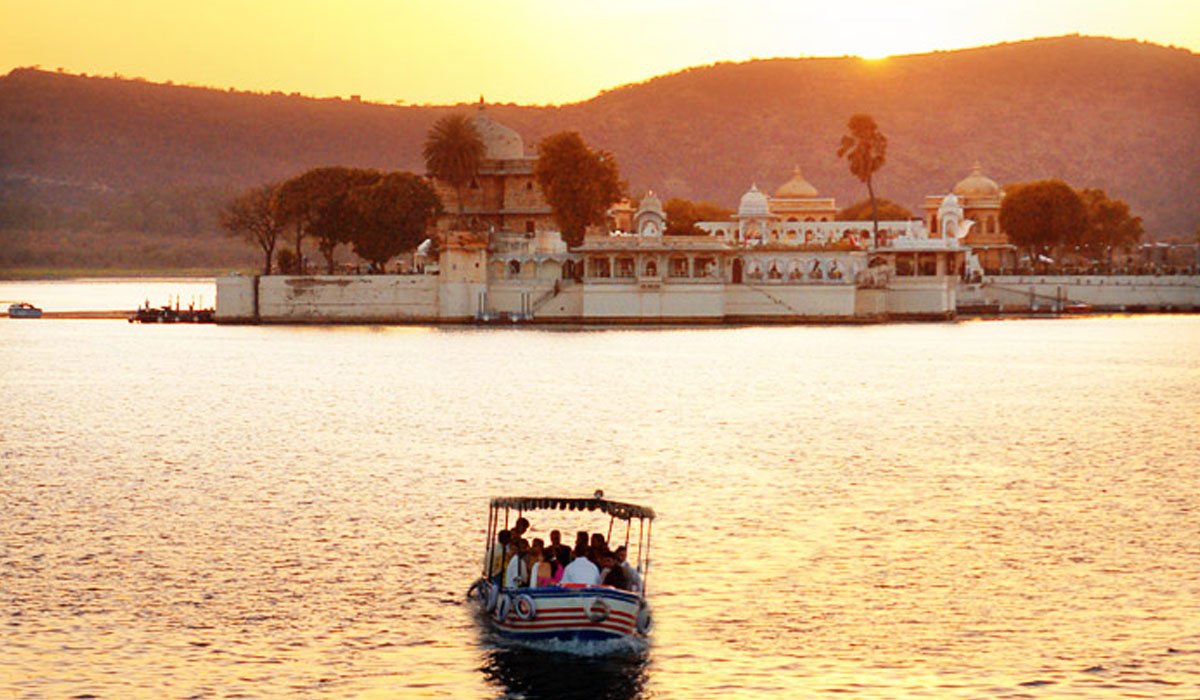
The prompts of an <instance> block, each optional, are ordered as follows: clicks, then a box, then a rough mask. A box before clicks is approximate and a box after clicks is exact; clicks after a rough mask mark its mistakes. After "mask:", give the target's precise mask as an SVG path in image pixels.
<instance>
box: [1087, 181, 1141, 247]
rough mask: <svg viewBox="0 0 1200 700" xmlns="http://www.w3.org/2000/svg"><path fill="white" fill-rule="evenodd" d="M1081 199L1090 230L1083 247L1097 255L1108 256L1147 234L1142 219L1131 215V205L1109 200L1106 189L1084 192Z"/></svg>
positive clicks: (1088, 229) (1117, 200)
mask: <svg viewBox="0 0 1200 700" xmlns="http://www.w3.org/2000/svg"><path fill="white" fill-rule="evenodd" d="M1079 196H1080V198H1081V199H1082V200H1083V203H1084V206H1086V207H1087V229H1086V230H1085V231H1084V233H1083V240H1082V246H1083V248H1085V249H1086V250H1087V251H1088V252H1090V253H1092V254H1093V255H1095V256H1101V255H1103V256H1105V259H1106V260H1107V258H1108V253H1109V252H1110V251H1111V250H1112V249H1113V248H1119V247H1121V246H1126V245H1131V244H1134V243H1137V242H1138V241H1139V240H1141V238H1142V234H1143V233H1145V231H1144V230H1143V229H1142V219H1141V217H1138V216H1132V215H1131V213H1130V211H1129V205H1128V204H1126V203H1125V202H1123V201H1121V200H1119V199H1109V197H1108V195H1107V194H1105V192H1104V190H1099V189H1083V190H1080V191H1079Z"/></svg>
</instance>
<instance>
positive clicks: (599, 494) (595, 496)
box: [592, 489, 604, 498]
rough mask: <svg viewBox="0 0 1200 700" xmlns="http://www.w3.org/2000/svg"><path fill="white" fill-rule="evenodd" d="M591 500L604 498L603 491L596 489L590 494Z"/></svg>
mask: <svg viewBox="0 0 1200 700" xmlns="http://www.w3.org/2000/svg"><path fill="white" fill-rule="evenodd" d="M592 498H604V489H596V493H594V494H592Z"/></svg>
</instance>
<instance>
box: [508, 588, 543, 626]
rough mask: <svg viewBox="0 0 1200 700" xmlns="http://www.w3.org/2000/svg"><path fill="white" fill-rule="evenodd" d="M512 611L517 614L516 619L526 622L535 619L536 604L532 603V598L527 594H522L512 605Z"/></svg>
mask: <svg viewBox="0 0 1200 700" xmlns="http://www.w3.org/2000/svg"><path fill="white" fill-rule="evenodd" d="M513 610H514V611H516V613H517V619H520V620H525V621H526V622H528V621H529V620H532V619H533V618H535V617H537V603H536V602H534V600H533V596H531V595H529V594H528V593H522V594H521V595H519V596H517V600H516V602H515V603H513Z"/></svg>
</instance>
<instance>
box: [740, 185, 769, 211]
mask: <svg viewBox="0 0 1200 700" xmlns="http://www.w3.org/2000/svg"><path fill="white" fill-rule="evenodd" d="M770 213H771V209H770V207H769V206H768V204H767V195H765V194H763V193H762V192H759V191H758V185H750V189H749V190H747V191H746V194H744V195H742V201H741V202H740V203H739V204H738V216H740V217H743V218H746V217H751V216H768V215H769V214H770Z"/></svg>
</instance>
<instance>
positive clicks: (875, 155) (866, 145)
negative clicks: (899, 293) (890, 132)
mask: <svg viewBox="0 0 1200 700" xmlns="http://www.w3.org/2000/svg"><path fill="white" fill-rule="evenodd" d="M846 128H847V129H849V130H850V133H849V134H846V135H844V136H842V144H841V146H839V147H838V151H837V155H838V158H842V157H845V158H846V159H847V160H849V161H850V172H851V173H853V174H854V177H857V178H858V179H859V180H860V181H862V182H864V183H866V185H867V195H868V197H869V199H870V200H871V243H872V244H874V243H875V241H877V240H878V238H879V209H878V206H877V204H876V202H875V187H874V185H873V184H872V183H873V177H874V175H875V173H877V172H879V169H880V168H882V167H883V164H884V163H885V162H887V143H888V142H887V137H886V136H884V135H883V134H882V133H880V131H879V127H878V126H877V125H876V124H875V119H874V118H872V117H871V115H869V114H855V115H854V116H852V117H850V121H849V122H847V124H846Z"/></svg>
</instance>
